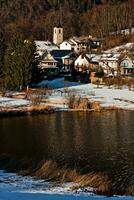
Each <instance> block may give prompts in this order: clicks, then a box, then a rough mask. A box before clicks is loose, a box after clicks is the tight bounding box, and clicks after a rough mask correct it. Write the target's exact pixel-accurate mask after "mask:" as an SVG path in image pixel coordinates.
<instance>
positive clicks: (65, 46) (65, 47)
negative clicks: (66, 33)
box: [60, 41, 73, 50]
mask: <svg viewBox="0 0 134 200" xmlns="http://www.w3.org/2000/svg"><path fill="white" fill-rule="evenodd" d="M60 50H73V45H72V44H71V43H70V42H69V41H64V42H62V43H61V44H60Z"/></svg>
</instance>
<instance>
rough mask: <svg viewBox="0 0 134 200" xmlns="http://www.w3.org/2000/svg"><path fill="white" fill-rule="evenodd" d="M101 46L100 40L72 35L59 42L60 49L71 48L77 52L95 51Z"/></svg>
mask: <svg viewBox="0 0 134 200" xmlns="http://www.w3.org/2000/svg"><path fill="white" fill-rule="evenodd" d="M100 47H101V40H99V39H96V38H92V37H91V36H90V37H73V38H70V39H68V40H66V41H63V42H62V43H61V44H60V49H61V50H72V51H74V52H76V53H77V54H80V53H82V52H89V51H97V50H98V49H99V48H100Z"/></svg>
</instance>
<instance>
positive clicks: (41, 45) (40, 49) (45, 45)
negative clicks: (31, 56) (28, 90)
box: [35, 40, 59, 56]
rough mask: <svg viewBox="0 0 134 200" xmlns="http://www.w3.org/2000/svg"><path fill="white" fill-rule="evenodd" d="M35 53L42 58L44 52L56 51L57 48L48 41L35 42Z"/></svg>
mask: <svg viewBox="0 0 134 200" xmlns="http://www.w3.org/2000/svg"><path fill="white" fill-rule="evenodd" d="M35 44H36V47H37V53H38V55H39V56H42V55H43V54H44V53H45V52H46V51H52V50H58V49H59V47H58V46H57V45H55V44H53V43H52V42H50V41H37V40H36V41H35Z"/></svg>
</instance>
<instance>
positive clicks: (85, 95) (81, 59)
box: [0, 26, 134, 116]
mask: <svg viewBox="0 0 134 200" xmlns="http://www.w3.org/2000/svg"><path fill="white" fill-rule="evenodd" d="M63 34H64V33H63V28H62V27H60V26H59V27H54V29H53V42H50V41H34V42H35V44H36V51H37V56H38V58H39V64H38V69H39V71H40V75H41V76H40V81H39V82H38V83H37V84H36V85H35V84H34V85H33V86H32V87H29V86H27V88H26V90H24V89H21V88H20V90H19V91H17V92H15V91H14V92H13V91H3V92H2V93H1V97H0V108H1V113H2V114H1V115H2V116H3V114H4V115H6V114H7V113H11V115H12V111H13V110H14V111H13V113H14V112H15V113H18V111H19V112H20V110H21V114H27V113H30V114H31V113H33V109H35V107H36V109H35V110H36V111H37V110H38V111H39V113H44V112H46V110H47V112H49V111H50V112H53V111H55V110H60V111H61V110H62V111H63V110H65V111H66V110H80V111H81V110H89V111H94V110H95V111H100V110H103V109H110V110H114V109H126V110H133V109H134V93H133V91H134V78H133V77H134V60H133V58H134V57H133V49H134V44H133V43H126V44H123V45H121V46H116V47H114V48H112V49H108V50H105V51H104V50H103V48H102V47H103V42H104V41H103V40H102V39H99V38H94V37H92V36H87V37H84V36H83V37H82V36H81V37H72V38H70V39H68V40H64V37H63ZM39 105H40V106H39ZM37 106H38V107H37ZM31 107H32V108H31ZM44 107H45V109H44ZM22 110H23V112H22ZM35 113H36V112H35Z"/></svg>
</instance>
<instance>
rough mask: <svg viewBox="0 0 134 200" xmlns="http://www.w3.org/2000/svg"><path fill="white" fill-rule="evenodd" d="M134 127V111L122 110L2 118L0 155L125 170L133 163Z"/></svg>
mask: <svg viewBox="0 0 134 200" xmlns="http://www.w3.org/2000/svg"><path fill="white" fill-rule="evenodd" d="M133 130H134V117H133V112H123V111H121V112H104V113H86V112H85V113H83V112H77V113H74V112H72V113H56V114H53V115H44V116H36V117H20V118H10V119H8V118H7V119H0V154H3V153H4V154H5V153H6V154H11V155H18V156H21V157H22V156H29V157H30V156H34V157H42V158H44V159H54V160H57V161H59V162H60V163H68V164H69V165H71V166H76V165H77V166H79V167H81V168H83V167H86V166H88V169H95V170H99V171H100V170H101V171H108V170H111V171H112V170H113V169H115V168H116V169H122V170H123V171H125V170H126V168H127V170H128V169H130V168H132V167H133V164H134V134H133ZM124 166H125V167H126V168H125V169H124V168H123V167H124Z"/></svg>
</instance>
